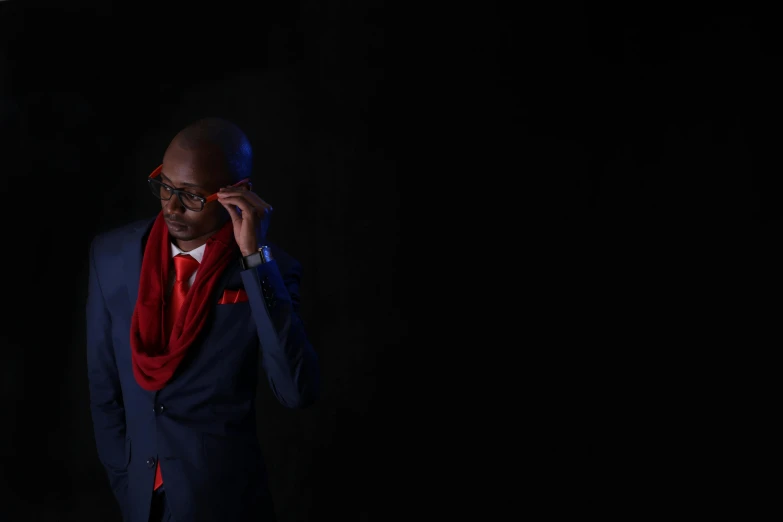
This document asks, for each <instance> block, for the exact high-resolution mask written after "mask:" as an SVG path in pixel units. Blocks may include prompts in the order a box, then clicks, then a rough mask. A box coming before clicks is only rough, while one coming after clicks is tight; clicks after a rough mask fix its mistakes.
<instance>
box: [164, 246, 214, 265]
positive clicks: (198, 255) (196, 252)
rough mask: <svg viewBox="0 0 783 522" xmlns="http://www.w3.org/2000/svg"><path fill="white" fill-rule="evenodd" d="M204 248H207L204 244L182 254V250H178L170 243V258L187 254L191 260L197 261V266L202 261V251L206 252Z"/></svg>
mask: <svg viewBox="0 0 783 522" xmlns="http://www.w3.org/2000/svg"><path fill="white" fill-rule="evenodd" d="M206 248H207V244H206V243H204V244H203V245H201V246H200V247H198V248H194V249H193V250H191V251H190V252H183V251H182V250H180V249H179V248H178V247H177V245H175V244H174V243H172V244H171V257H174V256H176V255H178V254H188V255H190V257H192V258H193V259H195V260H196V261H198V262H199V264H201V260H202V259H204V250H206Z"/></svg>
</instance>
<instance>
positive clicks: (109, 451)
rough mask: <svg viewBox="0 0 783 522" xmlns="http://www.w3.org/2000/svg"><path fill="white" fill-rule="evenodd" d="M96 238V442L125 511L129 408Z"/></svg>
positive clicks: (90, 339)
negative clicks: (123, 390)
mask: <svg viewBox="0 0 783 522" xmlns="http://www.w3.org/2000/svg"><path fill="white" fill-rule="evenodd" d="M95 245H96V241H93V243H92V245H91V246H90V254H89V256H90V259H89V261H90V269H89V282H88V293H87V310H86V318H87V337H86V339H87V377H88V381H89V391H90V412H91V414H92V423H93V430H94V433H95V444H96V448H97V450H98V458H99V459H100V461H101V463H102V464H103V466H104V468H105V470H106V472H107V474H108V477H109V483H110V485H111V488H112V490H113V491H114V495H115V497H116V498H117V501H118V503H119V504H120V509H121V510H122V512H123V514H125V513H127V507H128V506H127V490H128V473H127V466H128V457H129V455H128V452H127V448H126V442H129V441H126V433H125V409H124V405H123V399H122V390H121V388H120V381H119V376H118V372H117V365H116V363H115V360H114V349H113V346H112V340H111V317H110V315H109V312H108V310H107V309H106V304H105V300H104V295H103V291H102V289H101V283H100V278H99V274H98V268H97V265H96V263H95V249H96V246H95Z"/></svg>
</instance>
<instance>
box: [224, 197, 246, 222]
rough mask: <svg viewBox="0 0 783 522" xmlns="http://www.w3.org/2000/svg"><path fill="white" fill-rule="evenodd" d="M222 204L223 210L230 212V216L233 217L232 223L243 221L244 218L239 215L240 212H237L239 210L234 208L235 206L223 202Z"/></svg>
mask: <svg viewBox="0 0 783 522" xmlns="http://www.w3.org/2000/svg"><path fill="white" fill-rule="evenodd" d="M220 204H221V205H223V208H225V209H226V210H228V215H229V216H231V221H237V220H241V219H242V216H240V215H239V212H237V209H236V208H234V205H229V204H228V203H224V202H223V201H221V202H220Z"/></svg>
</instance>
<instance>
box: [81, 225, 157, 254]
mask: <svg viewBox="0 0 783 522" xmlns="http://www.w3.org/2000/svg"><path fill="white" fill-rule="evenodd" d="M153 222H154V219H139V220H135V221H132V222H129V223H125V224H123V225H119V226H116V227H114V228H111V229H109V230H106V231H103V232H99V233H98V234H95V235H94V236H93V238H92V240H91V241H90V252H91V254H92V255H94V256H96V257H101V256H104V255H111V254H115V253H119V252H120V250H121V248H122V246H123V245H124V244H125V243H126V242H127V241H128V240H129V239H131V238H135V237H136V236H138V237H139V238H140V237H141V235H143V234H144V232H145V231H146V230H147V229H148V228H149V227H150V226H151V225H152V223H153Z"/></svg>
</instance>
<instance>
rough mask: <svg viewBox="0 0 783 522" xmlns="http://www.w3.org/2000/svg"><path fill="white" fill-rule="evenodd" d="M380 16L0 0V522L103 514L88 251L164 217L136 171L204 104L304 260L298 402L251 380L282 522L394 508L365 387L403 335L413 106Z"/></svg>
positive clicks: (360, 8) (278, 229)
mask: <svg viewBox="0 0 783 522" xmlns="http://www.w3.org/2000/svg"><path fill="white" fill-rule="evenodd" d="M391 16H393V15H391ZM390 21H391V17H390V15H387V14H385V12H384V6H383V5H382V3H380V2H353V3H348V2H345V3H336V2H324V3H321V2H301V3H297V2H276V3H262V4H259V5H256V4H247V5H241V4H239V3H231V2H219V3H206V4H204V5H203V6H201V7H199V6H197V5H195V4H192V3H189V4H185V3H181V4H179V5H177V4H167V3H163V2H161V3H143V2H141V3H128V2H84V1H78V0H77V1H75V2H65V3H60V4H58V5H57V6H55V5H54V4H52V5H46V6H44V5H42V4H37V3H35V2H33V3H30V2H15V1H11V2H8V3H6V2H2V3H0V42H2V46H1V47H0V78H1V80H2V81H1V82H0V94H1V95H2V104H0V110H1V111H2V128H3V140H2V157H3V158H2V167H1V169H2V187H3V189H2V194H3V199H4V200H5V201H6V205H5V208H4V211H3V216H4V217H5V218H6V219H8V220H10V221H8V223H9V225H8V226H6V227H4V234H5V240H4V241H5V245H6V246H5V247H4V248H3V257H4V258H5V259H7V260H10V259H12V258H15V259H17V261H12V262H11V264H12V265H14V264H16V262H19V263H20V264H19V265H16V267H15V268H13V269H12V270H13V272H14V273H16V274H18V275H17V276H14V277H13V278H12V280H10V281H7V282H6V283H5V288H6V292H5V293H6V295H7V296H9V297H8V299H7V300H6V304H7V305H8V306H9V308H10V311H9V315H7V316H6V320H5V321H4V323H5V324H4V328H3V333H2V339H3V353H4V354H5V356H4V363H3V367H2V388H3V397H4V403H5V404H4V408H3V412H4V413H3V417H2V418H3V420H2V425H3V428H2V429H0V452H1V453H0V456H1V457H2V460H1V462H2V475H0V490H2V499H3V500H2V506H1V507H0V519H2V520H4V521H5V520H8V521H9V522H10V521H28V520H29V521H32V520H52V521H55V520H56V521H64V520H79V521H87V520H101V521H110V520H118V518H117V516H118V511H117V509H116V508H115V506H114V500H113V498H112V496H111V492H110V490H109V489H108V484H107V481H106V479H105V477H104V474H103V471H102V469H101V467H100V464H99V462H98V460H97V455H96V453H95V448H94V440H93V436H92V433H91V424H90V419H89V409H88V395H87V381H86V371H85V357H84V332H85V328H84V300H85V296H86V283H87V279H86V278H87V263H86V259H87V258H86V255H87V249H88V245H89V241H90V239H91V238H92V237H93V236H94V235H95V234H96V233H97V232H100V231H103V230H106V229H109V228H111V227H114V226H116V225H119V224H122V223H125V222H128V221H131V220H134V219H137V218H141V217H147V216H153V215H154V213H155V212H157V211H158V206H157V205H158V204H157V203H156V202H155V201H154V199H153V198H151V197H150V195H149V194H148V192H147V188H146V187H145V181H144V180H145V177H146V176H147V175H148V174H149V172H150V171H151V170H152V169H153V168H154V167H155V166H156V165H157V164H158V163H160V160H161V158H162V155H163V153H164V151H165V148H166V147H167V145H168V142H169V140H170V139H171V138H172V137H173V135H174V134H175V133H176V132H177V130H179V129H180V128H182V127H183V126H184V125H187V124H188V123H189V122H191V121H194V120H195V119H198V118H202V117H205V116H220V117H225V118H228V119H231V120H233V121H234V122H236V123H237V124H239V125H240V126H241V127H242V128H243V129H244V130H245V131H246V132H247V134H248V136H249V138H250V140H251V142H252V144H253V146H254V149H255V160H256V161H255V171H254V182H255V183H254V186H255V187H256V189H257V191H258V192H259V193H260V194H261V195H262V197H263V198H264V199H266V200H267V201H269V202H270V203H272V204H273V205H274V207H275V210H276V214H275V219H274V223H273V224H272V226H271V228H270V235H269V237H270V240H272V241H274V242H276V243H277V244H279V245H280V246H281V247H283V248H284V249H285V250H287V251H288V252H289V253H290V254H291V255H293V256H294V257H296V258H297V259H299V260H300V261H301V262H302V264H303V266H304V274H305V275H304V279H303V282H302V288H301V292H302V302H303V308H302V315H303V318H304V320H305V323H306V326H307V330H308V332H309V335H310V337H311V339H312V342H313V345H314V346H315V349H316V351H317V352H318V354H319V356H320V358H321V365H322V372H323V396H322V400H321V403H320V404H319V405H318V406H316V407H314V408H312V409H311V410H307V411H288V410H285V409H284V408H282V407H281V406H280V405H278V404H276V402H275V401H274V399H273V398H272V396H271V393H270V392H269V390H268V389H267V388H262V389H261V390H260V391H259V404H260V406H259V412H260V413H259V415H260V417H259V426H260V438H261V442H262V444H263V447H264V449H265V453H266V456H267V462H268V466H269V473H270V477H271V481H270V482H271V487H272V488H273V494H274V498H275V503H276V508H277V511H278V514H279V516H280V518H281V520H292V521H293V520H327V519H333V518H335V519H340V520H370V519H377V517H378V516H382V514H383V513H384V512H386V511H388V508H382V505H383V503H384V501H383V500H382V497H384V496H386V495H388V491H387V490H385V486H384V487H379V483H380V482H383V483H384V484H387V485H388V484H389V483H390V482H391V480H392V478H391V477H389V478H386V477H383V475H382V474H383V470H384V469H385V468H388V467H390V466H391V465H392V462H393V461H394V458H395V452H396V451H398V450H397V449H395V448H394V447H393V446H392V447H386V448H384V447H383V444H384V440H388V439H389V438H393V437H394V432H395V431H396V430H397V429H398V427H397V425H396V420H395V415H396V414H395V413H394V412H395V411H399V409H398V408H395V407H394V406H393V405H391V402H389V405H390V408H385V407H383V406H382V403H383V402H384V401H391V399H392V396H391V395H388V396H386V398H384V392H383V391H379V390H380V389H381V388H382V387H383V386H388V384H389V381H390V380H392V379H394V378H395V377H394V376H393V375H392V374H390V373H384V371H383V370H382V368H383V360H384V359H385V358H387V357H390V355H391V351H392V349H397V348H399V346H400V344H401V339H403V338H404V337H405V336H407V335H408V331H409V324H408V322H407V320H406V318H405V317H404V316H403V312H402V309H401V292H402V291H403V290H402V289H403V287H404V281H403V273H404V269H401V268H400V267H401V265H402V264H403V260H402V259H401V258H400V256H401V254H400V246H399V245H400V243H401V233H402V224H403V212H402V205H403V203H402V201H403V200H402V198H401V197H400V192H399V183H400V180H401V179H402V176H398V174H397V172H398V169H399V166H398V164H397V162H398V161H399V159H400V155H398V154H397V151H398V150H399V149H400V148H403V147H404V144H403V143H404V141H405V140H406V138H405V136H404V130H405V127H406V126H407V125H409V123H408V122H406V121H405V115H406V114H410V111H409V110H408V109H406V107H405V103H404V98H405V97H406V96H407V95H406V94H405V93H404V92H402V94H397V93H395V90H397V87H398V86H399V87H400V91H404V90H405V89H406V88H405V85H404V84H405V83H406V82H407V81H409V79H408V78H406V77H403V76H402V73H403V71H402V70H401V68H400V67H399V66H398V63H397V60H399V59H400V57H401V55H399V54H398V55H395V54H393V51H392V50H391V49H390V47H389V46H392V45H395V44H394V43H393V42H389V43H387V41H386V30H387V24H389V23H390ZM396 38H398V39H399V38H401V35H397V36H396ZM397 41H398V42H400V40H397ZM23 194H24V195H23ZM22 259H24V260H25V261H22ZM19 271H21V272H19ZM19 274H24V275H19ZM11 296H13V297H11ZM388 367H389V365H387V368H388ZM384 383H385V384H384ZM381 411H385V413H384V415H383V418H382V417H381V416H380V415H378V413H379V412H381ZM373 412H375V413H373ZM387 501H388V499H387ZM379 509H380V510H381V511H379ZM395 509H399V508H395Z"/></svg>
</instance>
